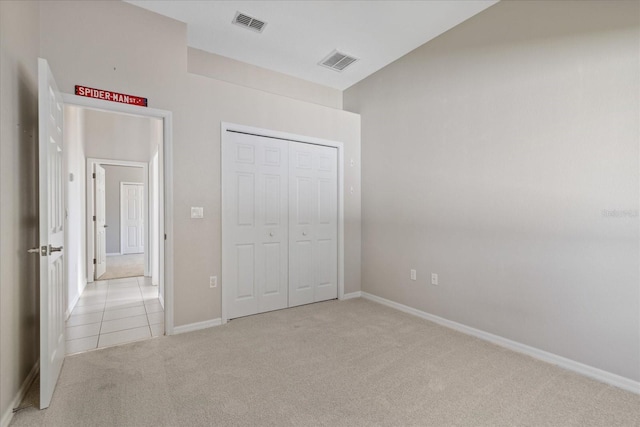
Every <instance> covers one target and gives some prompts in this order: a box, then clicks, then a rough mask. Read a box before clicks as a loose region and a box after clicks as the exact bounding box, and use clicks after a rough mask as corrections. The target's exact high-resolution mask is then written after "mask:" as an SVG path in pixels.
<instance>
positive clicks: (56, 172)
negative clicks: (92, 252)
mask: <svg viewBox="0 0 640 427" xmlns="http://www.w3.org/2000/svg"><path fill="white" fill-rule="evenodd" d="M38 122H39V137H38V139H39V143H38V151H39V160H38V161H39V165H38V167H39V202H40V206H39V220H40V247H39V248H37V249H36V248H34V249H32V251H33V252H35V253H39V255H40V409H44V408H47V407H49V404H50V403H51V397H52V396H53V390H54V389H55V387H56V382H57V381H58V376H59V375H60V370H61V369H62V363H63V362H64V354H65V339H64V331H65V324H64V321H65V288H64V287H65V283H64V282H65V267H64V265H65V260H64V252H63V251H64V247H63V244H64V222H65V217H64V215H65V212H64V211H65V209H64V187H65V180H64V171H63V167H64V166H63V156H62V149H63V136H62V135H63V132H62V127H63V101H62V95H61V94H60V91H59V90H58V87H57V85H56V82H55V79H54V78H53V74H52V73H51V69H50V68H49V64H48V63H47V61H46V60H45V59H42V58H39V59H38Z"/></svg>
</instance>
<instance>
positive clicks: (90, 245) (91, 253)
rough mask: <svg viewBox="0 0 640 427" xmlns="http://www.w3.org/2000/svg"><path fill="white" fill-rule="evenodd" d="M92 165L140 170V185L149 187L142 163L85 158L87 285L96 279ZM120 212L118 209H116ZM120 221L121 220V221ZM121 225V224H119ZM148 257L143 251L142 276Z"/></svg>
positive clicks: (146, 232)
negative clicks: (141, 177) (142, 176)
mask: <svg viewBox="0 0 640 427" xmlns="http://www.w3.org/2000/svg"><path fill="white" fill-rule="evenodd" d="M94 165H103V166H105V165H106V166H124V167H133V168H142V169H143V172H142V173H143V174H144V180H143V182H142V185H143V186H144V188H147V187H148V186H149V166H148V165H147V164H146V163H144V162H130V161H126V160H109V159H98V158H95V157H87V168H86V171H87V197H86V199H87V260H86V261H87V283H91V282H94V281H95V280H97V279H98V278H97V277H96V276H95V268H94V267H93V258H95V256H96V252H95V251H96V242H95V234H96V232H95V227H93V214H94V212H93V211H94V209H95V188H94V185H93V182H92V181H93V179H92V174H93V170H94ZM118 200H120V193H118ZM148 204H149V203H148V201H147V203H145V204H144V215H145V218H146V217H147V216H148V215H149V212H148V210H147V209H148ZM118 212H120V209H118ZM121 221H122V219H121ZM148 222H149V221H145V224H144V227H145V228H144V233H145V244H146V245H147V247H149V246H148V245H149V232H148V230H147V226H148V225H147V223H148ZM120 224H121V225H122V222H121V223H120ZM118 233H120V236H121V238H122V233H121V230H118ZM120 254H122V241H120ZM150 262H151V261H150V257H149V254H148V253H147V250H146V249H145V252H144V275H145V276H148V275H149V272H150V271H151V269H150Z"/></svg>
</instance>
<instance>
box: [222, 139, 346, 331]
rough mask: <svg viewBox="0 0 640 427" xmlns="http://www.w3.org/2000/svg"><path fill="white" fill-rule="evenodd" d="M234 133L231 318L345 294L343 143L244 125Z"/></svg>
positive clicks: (227, 237) (228, 208)
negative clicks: (253, 131)
mask: <svg viewBox="0 0 640 427" xmlns="http://www.w3.org/2000/svg"><path fill="white" fill-rule="evenodd" d="M226 136H227V138H226V139H225V142H224V144H225V146H224V147H223V160H222V174H223V183H224V193H223V210H224V212H223V233H224V247H223V256H222V259H223V266H222V267H223V275H224V276H223V284H222V286H224V287H225V288H224V289H225V292H224V294H225V304H226V307H227V318H228V319H233V318H236V317H242V316H248V315H251V314H256V313H263V312H266V311H271V310H277V309H281V308H286V307H293V306H296V305H301V304H308V303H312V302H318V301H324V300H328V299H335V298H337V296H338V286H337V278H338V253H337V250H338V240H337V229H338V224H337V222H338V203H337V199H338V188H337V186H338V182H337V178H338V175H337V149H335V148H332V147H325V146H319V145H312V144H305V143H300V142H294V141H285V140H280V139H276V138H268V137H261V136H256V135H247V134H243V133H236V132H228V134H227V135H226Z"/></svg>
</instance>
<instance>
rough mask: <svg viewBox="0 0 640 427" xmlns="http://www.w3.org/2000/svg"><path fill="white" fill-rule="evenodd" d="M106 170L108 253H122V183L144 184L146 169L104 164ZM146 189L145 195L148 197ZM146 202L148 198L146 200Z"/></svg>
mask: <svg viewBox="0 0 640 427" xmlns="http://www.w3.org/2000/svg"><path fill="white" fill-rule="evenodd" d="M102 166H103V167H104V170H105V181H106V185H105V187H106V188H105V198H106V218H105V219H106V222H107V225H108V226H109V227H107V233H106V235H107V253H108V254H113V253H120V183H121V182H138V183H140V184H144V169H143V168H135V167H128V166H109V165H102ZM146 194H147V192H146V190H145V197H146ZM145 202H146V200H145Z"/></svg>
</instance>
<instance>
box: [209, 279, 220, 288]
mask: <svg viewBox="0 0 640 427" xmlns="http://www.w3.org/2000/svg"><path fill="white" fill-rule="evenodd" d="M209 287H210V288H217V287H218V276H211V277H209Z"/></svg>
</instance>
